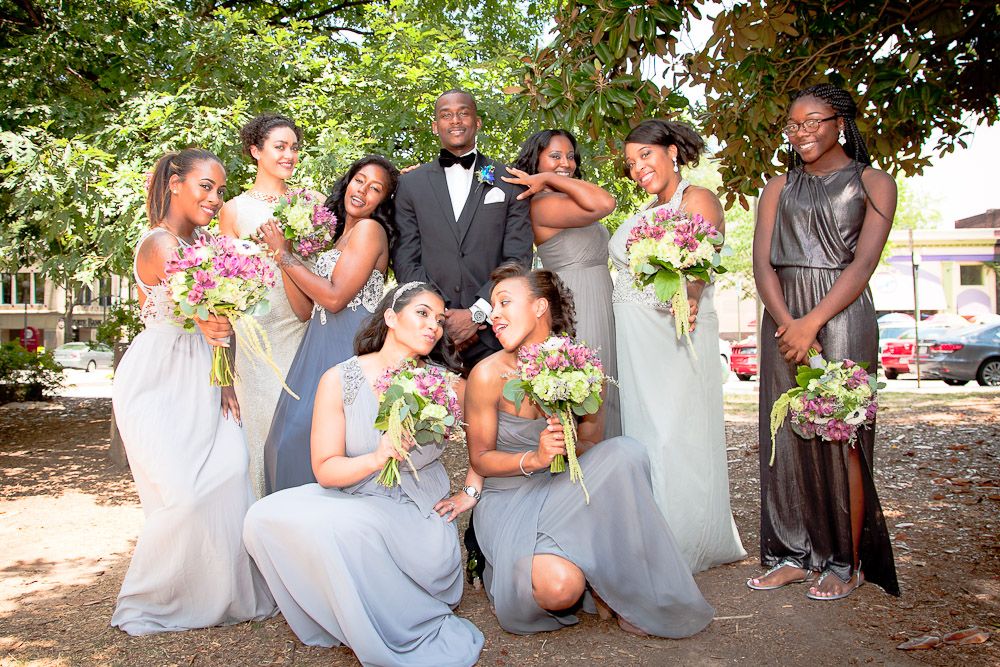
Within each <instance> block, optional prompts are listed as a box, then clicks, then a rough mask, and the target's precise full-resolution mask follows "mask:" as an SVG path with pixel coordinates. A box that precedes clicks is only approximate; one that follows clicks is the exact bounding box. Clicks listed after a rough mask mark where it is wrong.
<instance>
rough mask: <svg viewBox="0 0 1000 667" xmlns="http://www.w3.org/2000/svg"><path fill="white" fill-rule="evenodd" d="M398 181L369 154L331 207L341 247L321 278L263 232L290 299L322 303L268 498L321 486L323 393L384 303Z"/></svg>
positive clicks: (267, 466)
mask: <svg viewBox="0 0 1000 667" xmlns="http://www.w3.org/2000/svg"><path fill="white" fill-rule="evenodd" d="M398 180H399V171H398V170H397V169H396V167H394V166H393V164H392V163H391V162H389V161H388V160H387V159H385V158H384V157H382V156H381V155H368V156H366V157H363V158H361V159H360V160H358V161H356V162H355V163H354V164H352V165H351V166H350V167H349V168H348V170H347V173H346V174H345V175H344V176H343V177H341V178H340V179H339V180H338V181H337V182H336V184H334V186H333V192H332V193H331V194H330V196H329V198H327V200H326V204H325V206H326V207H327V208H329V209H330V210H332V211H333V212H334V214H335V215H336V216H337V229H336V231H335V233H334V238H335V244H334V248H333V249H332V250H329V251H327V252H325V253H322V254H321V255H319V257H318V258H317V259H316V267H315V273H314V272H313V271H312V270H310V268H309V267H307V266H305V265H304V264H302V262H300V261H299V260H298V259H297V258H296V257H295V255H293V254H292V253H291V251H290V244H289V242H288V240H286V239H285V237H284V236H283V235H282V233H281V230H280V229H278V226H277V225H276V224H275V223H274V222H268V223H267V224H265V225H264V226H263V227H261V236H262V237H263V239H264V242H265V243H266V244H267V245H268V247H270V249H271V252H273V253H274V255H275V259H276V261H277V264H278V266H279V267H280V268H281V271H282V276H283V277H284V278H285V286H286V288H288V291H289V297H290V299H291V300H292V301H293V302H295V301H301V302H304V303H313V304H315V306H314V307H313V309H312V318H311V319H310V320H309V325H308V327H307V328H306V334H305V336H304V337H303V339H302V343H301V344H300V345H299V349H298V352H296V354H295V359H294V360H293V361H292V365H291V367H290V368H289V370H288V376H287V377H286V378H285V382H286V383H287V384H288V386H289V388H290V389H291V390H292V391H294V392H295V393H296V394H297V395H298V396H299V398H298V400H296V399H295V398H293V397H292V396H290V395H289V394H287V393H283V394H282V395H281V396H280V397H279V398H278V405H277V407H276V408H275V410H274V416H273V419H272V420H271V430H270V431H269V432H268V435H267V440H266V442H265V444H264V482H265V492H266V493H274V492H275V491H280V490H281V489H287V488H291V487H293V486H300V485H302V484H310V483H312V482H315V481H316V478H315V477H314V476H313V470H312V464H311V463H310V460H309V433H310V429H311V427H312V417H313V403H314V402H315V398H316V387H317V385H318V384H319V379H320V377H322V376H323V373H325V372H326V371H327V370H328V369H330V368H333V367H334V366H336V365H337V364H339V363H341V362H342V361H346V360H347V359H348V358H349V357H350V356H351V355H352V354H353V353H354V335H355V334H356V333H357V331H358V329H359V328H360V327H361V324H362V322H363V321H364V320H365V319H366V318H367V317H368V315H369V314H370V313H373V312H375V307H376V306H377V305H378V302H379V300H380V299H381V298H382V293H383V290H384V288H385V277H386V273H387V272H388V270H389V250H390V247H391V244H392V240H393V238H394V236H395V228H394V226H393V224H392V219H393V199H392V194H393V193H394V192H395V190H396V183H397V181H398ZM293 293H297V294H295V295H294V296H293Z"/></svg>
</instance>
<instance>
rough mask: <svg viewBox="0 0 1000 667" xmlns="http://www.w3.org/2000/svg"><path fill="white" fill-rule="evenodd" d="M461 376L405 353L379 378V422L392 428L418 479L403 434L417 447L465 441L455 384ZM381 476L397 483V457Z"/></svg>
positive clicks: (395, 443)
mask: <svg viewBox="0 0 1000 667" xmlns="http://www.w3.org/2000/svg"><path fill="white" fill-rule="evenodd" d="M458 379H459V378H458V376H457V375H455V374H454V373H452V372H450V371H447V370H445V369H443V368H441V367H439V366H430V365H427V366H418V365H417V362H416V361H414V360H413V359H405V360H404V361H403V362H402V363H401V364H400V365H399V366H397V367H395V368H389V369H386V371H385V373H383V374H382V376H381V377H380V378H379V379H378V380H377V381H376V382H375V393H376V394H377V395H378V414H377V415H376V417H375V428H377V429H379V430H382V431H385V432H386V433H388V434H389V440H390V441H391V442H392V445H393V447H395V449H396V451H397V452H399V454H400V455H401V456H402V457H403V460H405V461H406V462H407V463H409V464H410V468H411V469H412V470H413V476H414V478H416V479H418V480H419V479H420V477H419V476H418V475H417V469H416V467H415V466H414V465H413V462H412V461H411V460H410V452H409V451H408V450H407V448H406V447H404V446H403V441H404V440H406V441H407V442H409V443H412V444H413V445H414V446H416V447H420V446H421V445H426V444H428V443H435V444H438V445H440V444H442V443H444V442H457V443H464V442H465V429H464V428H463V426H462V406H461V404H460V403H459V400H458V392H457V391H456V389H455V386H456V384H457V383H458ZM376 481H377V482H378V483H379V484H381V485H383V486H395V485H396V484H398V483H399V461H397V460H396V459H394V458H390V459H389V460H388V461H386V462H385V466H383V467H382V472H381V473H380V474H379V476H378V479H377V480H376Z"/></svg>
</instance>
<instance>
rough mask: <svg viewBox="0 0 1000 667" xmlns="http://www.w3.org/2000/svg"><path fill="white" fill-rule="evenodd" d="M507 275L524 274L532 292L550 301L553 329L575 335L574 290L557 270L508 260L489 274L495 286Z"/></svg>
mask: <svg viewBox="0 0 1000 667" xmlns="http://www.w3.org/2000/svg"><path fill="white" fill-rule="evenodd" d="M508 278H524V279H525V280H527V281H528V287H529V288H530V289H531V294H532V296H534V297H535V298H536V299H545V300H546V301H548V302H549V317H550V318H551V327H552V332H553V333H555V334H566V335H568V336H575V335H576V306H575V305H574V303H573V292H571V291H570V289H569V288H568V287H566V284H565V283H564V282H563V281H562V280H561V279H560V278H559V276H557V275H556V274H555V272H553V271H549V270H548V269H535V270H534V271H532V270H529V269H528V268H527V267H526V266H524V265H523V264H521V263H520V262H505V263H503V264H501V265H500V266H498V267H497V268H495V269H493V273H491V274H490V280H492V281H493V285H494V288H495V287H496V284H497V283H498V282H500V281H501V280H507V279H508Z"/></svg>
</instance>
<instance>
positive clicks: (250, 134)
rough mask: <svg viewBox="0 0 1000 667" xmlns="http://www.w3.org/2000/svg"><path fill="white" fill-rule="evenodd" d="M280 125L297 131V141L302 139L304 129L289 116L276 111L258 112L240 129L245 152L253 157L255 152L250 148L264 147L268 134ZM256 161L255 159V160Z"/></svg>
mask: <svg viewBox="0 0 1000 667" xmlns="http://www.w3.org/2000/svg"><path fill="white" fill-rule="evenodd" d="M278 127H287V128H288V129H290V130H291V131H292V132H294V133H295V140H296V141H302V130H300V129H299V126H298V125H296V124H295V121H293V120H292V119H291V118H289V117H288V116H282V115H281V114H276V113H262V114H257V115H256V116H254V117H253V119H251V120H250V122H248V123H247V124H246V125H244V126H243V128H242V129H241V130H240V142H241V143H242V144H243V154H244V155H249V156H250V157H251V159H252V158H253V154H252V153H251V152H250V148H251V147H252V146H256V147H257V148H263V147H264V142H265V141H267V136H268V135H269V134H271V131H272V130H274V129H275V128H278ZM256 161H257V160H255V159H254V162H256Z"/></svg>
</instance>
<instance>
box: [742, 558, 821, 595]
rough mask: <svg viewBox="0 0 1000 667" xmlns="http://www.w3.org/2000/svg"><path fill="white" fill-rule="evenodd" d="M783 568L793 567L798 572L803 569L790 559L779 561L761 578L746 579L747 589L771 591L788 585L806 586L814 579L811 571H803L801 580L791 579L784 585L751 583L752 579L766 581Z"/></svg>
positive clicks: (814, 575)
mask: <svg viewBox="0 0 1000 667" xmlns="http://www.w3.org/2000/svg"><path fill="white" fill-rule="evenodd" d="M783 567H794V568H796V569H799V570H803V569H805V568H803V567H801V566H799V565H798V564H797V563H795V562H794V561H792V560H791V559H788V558H786V559H785V560H783V561H781V562H780V563H778V564H777V565H775V566H774V567H772V568H771V569H770V570H768V571H767V572H765V573H764V574H763V576H761V577H754V578H753V579H747V588H752V589H753V590H755V591H773V590H776V589H778V588H784V587H785V586H787V585H789V584H808V583H810V582H812V581H814V580H815V579H816V574H815V573H814V572H813V571H812V570H805V574H803V575H802V578H801V579H792V580H791V581H786V582H785V583H783V584H778V585H776V586H761V585H760V584H755V583H753V580H754V579H766V578H768V577H769V576H771V575H772V574H774V573H775V572H777V571H778V570H780V569H781V568H783Z"/></svg>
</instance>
